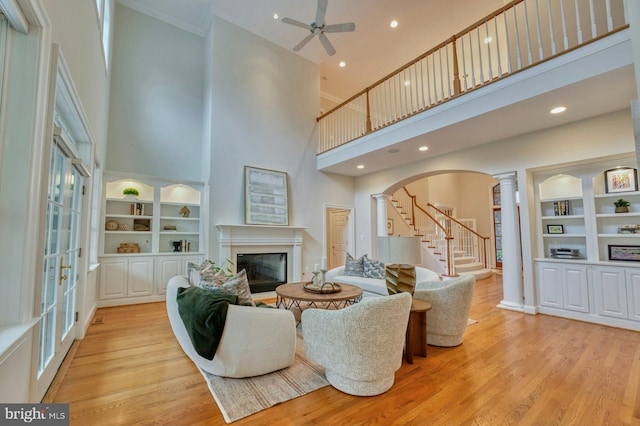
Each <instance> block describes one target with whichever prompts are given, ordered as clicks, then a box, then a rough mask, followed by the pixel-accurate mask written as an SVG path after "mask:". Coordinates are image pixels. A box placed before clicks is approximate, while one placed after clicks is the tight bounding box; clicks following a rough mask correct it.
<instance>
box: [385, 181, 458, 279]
mask: <svg viewBox="0 0 640 426" xmlns="http://www.w3.org/2000/svg"><path fill="white" fill-rule="evenodd" d="M392 202H393V203H394V205H395V207H396V209H397V210H398V211H399V212H400V213H401V215H402V216H403V217H404V218H405V221H406V223H407V225H409V228H410V229H412V232H413V234H414V235H418V236H421V237H422V241H423V243H427V244H428V245H429V247H431V248H432V249H433V251H434V253H436V254H437V255H438V256H440V260H441V261H442V262H443V263H444V265H445V274H443V275H444V276H455V275H456V274H455V265H454V263H453V262H454V260H453V247H454V243H453V237H452V236H451V234H450V233H449V232H448V231H447V229H446V228H444V227H443V226H442V225H441V224H440V223H438V221H437V220H436V219H435V218H434V217H433V216H432V215H431V214H429V213H428V212H427V211H426V210H424V209H423V208H422V207H420V206H418V203H417V202H416V197H415V196H413V195H411V194H410V193H409V191H407V189H406V188H404V187H403V188H402V189H400V190H399V191H396V192H395V193H394V194H393V196H392Z"/></svg>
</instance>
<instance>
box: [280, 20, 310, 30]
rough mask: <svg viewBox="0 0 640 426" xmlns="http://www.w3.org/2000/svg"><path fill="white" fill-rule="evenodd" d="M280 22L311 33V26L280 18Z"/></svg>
mask: <svg viewBox="0 0 640 426" xmlns="http://www.w3.org/2000/svg"><path fill="white" fill-rule="evenodd" d="M282 22H284V23H285V24H289V25H294V26H296V27H300V28H304V29H305V30H309V31H311V25H309V24H305V23H304V22H300V21H296V20H295V19H291V18H282Z"/></svg>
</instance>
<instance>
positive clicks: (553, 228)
mask: <svg viewBox="0 0 640 426" xmlns="http://www.w3.org/2000/svg"><path fill="white" fill-rule="evenodd" d="M547 234H564V226H563V225H547Z"/></svg>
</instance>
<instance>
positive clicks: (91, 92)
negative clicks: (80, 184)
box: [41, 0, 110, 162]
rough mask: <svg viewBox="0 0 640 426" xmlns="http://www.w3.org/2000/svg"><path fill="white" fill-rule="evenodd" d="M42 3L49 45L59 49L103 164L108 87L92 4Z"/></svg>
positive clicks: (47, 0) (74, 0) (44, 0)
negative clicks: (46, 19)
mask: <svg viewBox="0 0 640 426" xmlns="http://www.w3.org/2000/svg"><path fill="white" fill-rule="evenodd" d="M41 1H42V3H43V4H44V6H45V8H46V13H47V16H48V17H49V19H50V20H51V37H52V41H53V43H56V44H58V45H60V50H61V51H62V54H63V55H64V58H65V60H66V62H67V65H68V66H69V71H70V73H71V77H72V78H73V82H74V84H75V86H76V89H77V91H78V95H79V97H80V101H81V102H82V108H83V109H84V111H85V113H86V115H87V120H88V123H87V125H88V127H89V129H88V131H89V134H90V135H91V136H92V137H93V140H94V142H95V144H96V158H97V159H99V160H100V161H102V162H104V160H105V152H106V145H107V143H106V139H107V121H108V108H109V89H110V86H109V76H108V75H107V70H106V67H105V62H104V56H103V54H102V48H101V44H102V35H101V34H100V29H99V26H98V15H97V11H96V6H95V1H86V0H65V1H63V2H61V1H59V0H41Z"/></svg>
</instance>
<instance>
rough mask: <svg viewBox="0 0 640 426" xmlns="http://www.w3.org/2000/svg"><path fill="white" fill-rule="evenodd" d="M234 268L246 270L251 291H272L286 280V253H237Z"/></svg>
mask: <svg viewBox="0 0 640 426" xmlns="http://www.w3.org/2000/svg"><path fill="white" fill-rule="evenodd" d="M236 269H237V270H238V271H241V270H243V269H244V270H245V271H246V272H247V279H248V280H249V288H250V289H251V293H260V292H263V291H273V290H275V289H276V287H278V286H279V285H280V284H285V283H286V282H287V253H238V255H237V257H236Z"/></svg>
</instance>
